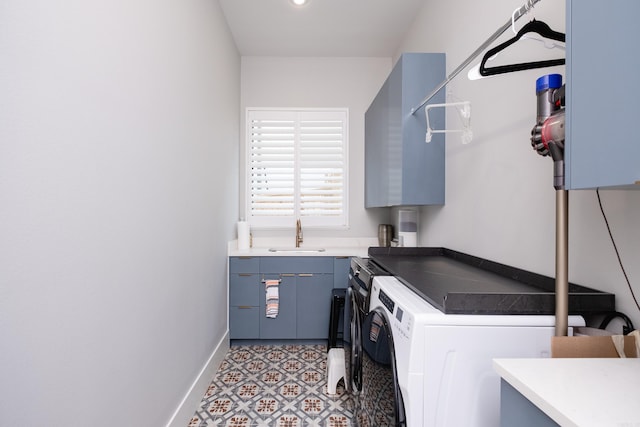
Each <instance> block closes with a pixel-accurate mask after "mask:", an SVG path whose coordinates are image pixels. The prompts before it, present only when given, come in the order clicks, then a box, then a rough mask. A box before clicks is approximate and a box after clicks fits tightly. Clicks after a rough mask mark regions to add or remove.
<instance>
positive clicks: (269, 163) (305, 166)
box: [247, 109, 348, 227]
mask: <svg viewBox="0 0 640 427" xmlns="http://www.w3.org/2000/svg"><path fill="white" fill-rule="evenodd" d="M347 119H348V117H347V110H346V109H332V110H315V109H313V110H311V109H304V110H275V109H267V110H264V109H263V110H259V109H248V110H247V171H248V173H247V197H248V201H247V202H248V203H247V216H248V220H249V222H250V223H251V226H252V227H293V226H295V220H296V219H298V218H299V219H300V220H301V221H302V224H303V226H305V227H306V226H311V227H344V226H346V225H347V224H346V222H347V220H346V219H347V194H346V193H347V191H346V189H347V167H346V165H347V135H348V129H347Z"/></svg>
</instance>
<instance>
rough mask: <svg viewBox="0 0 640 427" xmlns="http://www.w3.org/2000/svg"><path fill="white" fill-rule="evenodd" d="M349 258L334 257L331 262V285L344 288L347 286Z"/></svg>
mask: <svg viewBox="0 0 640 427" xmlns="http://www.w3.org/2000/svg"><path fill="white" fill-rule="evenodd" d="M350 262H351V258H349V257H336V258H335V260H334V263H333V287H334V288H336V289H346V288H348V287H349V265H350Z"/></svg>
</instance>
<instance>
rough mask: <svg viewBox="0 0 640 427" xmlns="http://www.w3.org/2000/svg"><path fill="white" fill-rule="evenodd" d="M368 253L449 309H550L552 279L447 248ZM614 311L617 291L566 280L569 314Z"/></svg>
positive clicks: (511, 311) (513, 311) (468, 311)
mask: <svg viewBox="0 0 640 427" xmlns="http://www.w3.org/2000/svg"><path fill="white" fill-rule="evenodd" d="M369 257H370V258H371V259H372V260H373V261H375V262H376V263H377V264H379V265H380V266H381V267H382V268H384V269H385V270H387V271H388V272H389V273H391V274H393V275H394V276H396V277H397V278H398V279H399V280H400V281H402V282H403V283H404V284H405V285H407V286H408V287H410V288H411V289H412V290H414V291H415V292H416V293H417V294H419V295H420V296H422V297H423V298H424V299H425V300H427V301H428V302H429V303H431V304H432V305H434V306H435V307H437V308H438V309H440V310H441V311H443V312H444V313H447V314H554V313H555V279H553V278H551V277H548V276H543V275H540V274H536V273H531V272H529V271H525V270H521V269H518V268H515V267H510V266H507V265H504V264H499V263H496V262H493V261H489V260H485V259H482V258H478V257H474V256H472V255H467V254H464V253H461V252H456V251H453V250H451V249H446V248H375V247H372V248H369ZM610 311H615V295H613V294H610V293H606V292H601V291H598V290H595V289H590V288H587V287H584V286H580V285H576V284H573V283H570V284H569V313H570V314H582V315H586V314H594V313H602V312H610Z"/></svg>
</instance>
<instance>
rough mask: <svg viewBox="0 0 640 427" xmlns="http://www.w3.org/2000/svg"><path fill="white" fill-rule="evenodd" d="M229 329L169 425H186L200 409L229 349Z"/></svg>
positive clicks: (168, 426)
mask: <svg viewBox="0 0 640 427" xmlns="http://www.w3.org/2000/svg"><path fill="white" fill-rule="evenodd" d="M229 346H230V343H229V331H227V333H226V334H225V335H224V336H223V337H222V339H221V340H220V342H219V343H218V345H217V346H216V348H215V349H214V350H213V353H211V356H209V360H207V363H205V364H204V366H203V367H202V370H201V371H200V373H199V374H198V376H197V377H196V379H195V381H194V382H193V384H192V385H191V387H190V388H189V391H187V394H186V395H185V396H184V398H183V399H182V402H180V405H178V409H176V411H175V412H174V413H173V415H172V416H171V418H170V419H169V422H168V423H167V427H185V426H187V425H188V424H189V421H190V420H191V417H192V416H193V414H194V413H195V412H196V410H197V409H198V406H199V405H200V402H201V401H202V396H204V393H205V391H207V388H208V387H209V384H211V380H212V378H213V376H214V375H215V373H216V372H217V371H218V368H219V367H220V363H222V360H223V359H224V356H225V355H226V354H227V351H228V350H229Z"/></svg>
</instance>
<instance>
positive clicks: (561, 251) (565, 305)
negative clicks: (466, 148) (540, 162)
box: [531, 74, 569, 336]
mask: <svg viewBox="0 0 640 427" xmlns="http://www.w3.org/2000/svg"><path fill="white" fill-rule="evenodd" d="M536 95H537V98H538V114H537V121H536V125H535V126H534V127H533V129H532V130H531V146H532V147H533V149H534V150H535V151H536V152H537V153H538V154H540V155H541V156H551V158H552V159H553V186H554V188H555V189H556V331H555V334H556V336H566V335H567V333H568V328H569V272H568V264H569V256H568V254H569V192H568V191H567V190H566V189H565V183H564V139H565V110H564V100H565V96H564V85H563V84H562V76H561V75H560V74H548V75H546V76H542V77H540V78H539V79H538V80H537V81H536Z"/></svg>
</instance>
